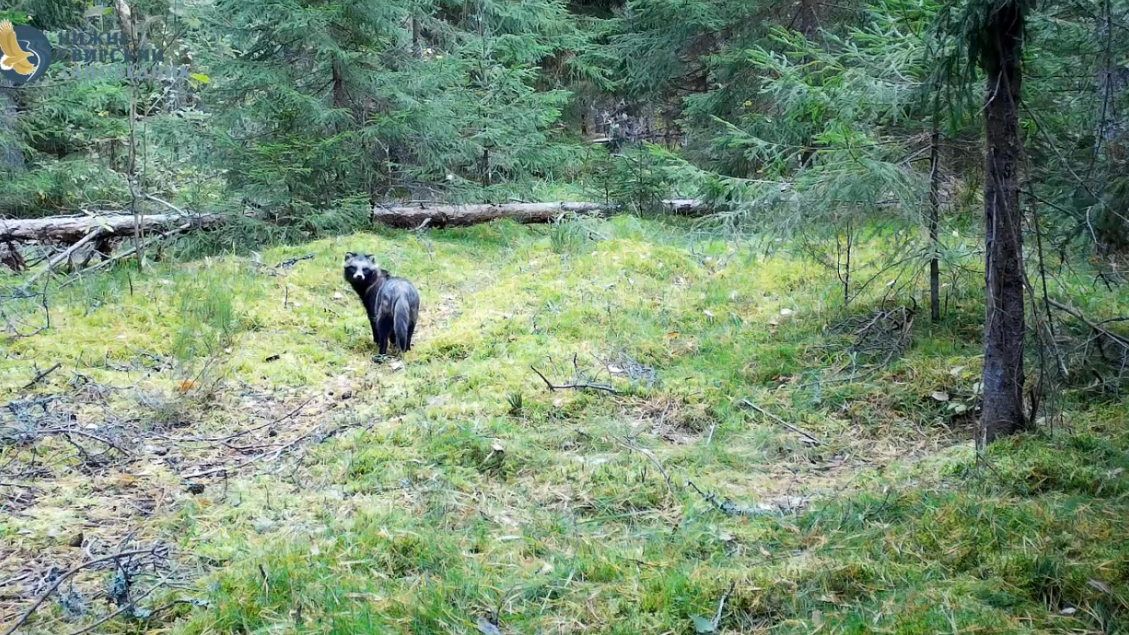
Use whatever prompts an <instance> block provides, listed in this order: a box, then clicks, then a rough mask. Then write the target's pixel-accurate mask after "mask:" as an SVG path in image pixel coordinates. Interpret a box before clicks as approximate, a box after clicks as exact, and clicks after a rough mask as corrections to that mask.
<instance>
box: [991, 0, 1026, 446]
mask: <svg viewBox="0 0 1129 635" xmlns="http://www.w3.org/2000/svg"><path fill="white" fill-rule="evenodd" d="M985 35H986V36H987V37H986V38H985V39H986V50H985V52H984V53H983V56H982V59H981V63H982V65H983V67H984V71H985V74H986V75H987V80H988V81H987V87H986V88H987V89H986V91H985V102H986V104H985V109H984V110H985V113H986V120H985V163H986V166H985V168H986V169H985V171H986V174H987V180H986V182H985V186H984V222H985V228H986V234H985V238H984V240H985V266H984V286H985V304H986V316H985V318H986V320H985V323H984V375H983V381H982V384H981V385H982V386H983V390H984V406H983V412H982V416H981V421H980V431H981V435H982V439H983V441H984V442H985V443H991V442H992V441H993V440H995V439H996V438H997V437H1000V436H1005V435H1009V434H1013V433H1015V432H1018V431H1020V430H1022V429H1023V428H1024V427H1025V418H1024V413H1023V384H1024V374H1023V336H1024V315H1023V311H1024V307H1023V279H1024V275H1023V236H1022V233H1021V232H1022V225H1023V216H1022V214H1021V213H1020V209H1019V161H1020V154H1021V153H1022V150H1023V148H1022V141H1021V139H1020V137H1019V112H1018V103H1019V87H1020V81H1021V79H1022V69H1021V59H1022V50H1023V41H1022V37H1023V7H1022V6H1021V5H1020V3H1019V2H1017V1H1016V0H1012V1H1011V2H1008V3H1006V4H1004V5H1002V6H999V7H997V8H996V9H995V11H994V12H993V13H992V16H991V18H990V21H989V23H988V25H987V27H986V29H985Z"/></svg>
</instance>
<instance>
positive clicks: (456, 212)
mask: <svg viewBox="0 0 1129 635" xmlns="http://www.w3.org/2000/svg"><path fill="white" fill-rule="evenodd" d="M605 209H606V206H605V205H601V204H599V203H503V204H500V205H489V204H488V205H399V206H395V207H386V206H383V205H374V206H373V208H372V220H373V222H374V223H381V224H383V225H388V226H389V227H399V228H401V229H417V228H421V227H425V226H426V227H458V226H462V225H475V224H478V223H486V222H489V221H492V220H496V219H499V218H510V219H513V220H515V221H517V222H519V223H547V222H549V221H551V220H553V219H554V218H556V217H557V216H558V215H560V214H568V213H575V214H591V213H594V212H602V211H604V210H605Z"/></svg>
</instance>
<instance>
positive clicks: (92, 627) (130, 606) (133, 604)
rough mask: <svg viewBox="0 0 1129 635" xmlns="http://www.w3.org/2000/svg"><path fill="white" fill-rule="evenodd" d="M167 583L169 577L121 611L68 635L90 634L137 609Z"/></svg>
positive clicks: (130, 602) (131, 601)
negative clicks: (136, 606) (140, 603)
mask: <svg viewBox="0 0 1129 635" xmlns="http://www.w3.org/2000/svg"><path fill="white" fill-rule="evenodd" d="M166 582H168V577H166V578H165V579H164V580H161V581H159V582H157V583H156V584H154V585H153V586H151V587H149V588H148V589H147V590H146V591H145V592H144V593H142V594H141V595H139V596H137V597H136V598H134V599H132V600H130V601H129V603H128V604H126V605H125V606H123V607H121V608H120V609H118V610H116V611H114V612H113V613H110V614H109V615H107V616H105V617H103V618H102V619H100V620H98V621H97V622H94V623H93V624H91V625H89V626H86V627H84V628H80V629H78V630H77V631H73V632H71V633H68V634H67V635H86V633H89V632H90V631H92V630H94V629H96V628H98V627H99V626H101V625H103V624H105V623H106V622H109V621H110V620H112V619H114V618H115V617H117V616H119V615H121V614H122V613H125V612H126V611H131V610H133V609H134V608H135V605H136V604H137V602H139V601H141V600H144V599H145V598H147V597H149V596H150V595H152V594H153V591H156V590H157V589H159V588H161V587H164V586H165V583H166Z"/></svg>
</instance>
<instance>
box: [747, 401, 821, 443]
mask: <svg viewBox="0 0 1129 635" xmlns="http://www.w3.org/2000/svg"><path fill="white" fill-rule="evenodd" d="M741 403H743V404H745V405H746V406H748V407H750V408H752V409H753V410H756V411H757V412H759V413H761V414H762V415H764V416H766V417H768V418H769V419H772V420H773V421H775V422H776V423H779V424H780V425H782V426H784V427H785V428H788V429H789V430H791V431H792V432H795V433H796V434H798V435H800V436H803V437H804V438H806V439H807V440H808V441H811V442H812V443H814V444H815V445H823V441H820V440H819V439H817V438H815V437H813V436H812V435H810V434H808V433H807V432H804V431H803V430H801V429H799V428H797V427H796V426H794V425H792V424H790V423H788V422H787V421H785V420H783V419H781V418H780V417H777V416H776V415H774V414H772V413H771V412H769V411H767V410H765V409H764V408H761V407H760V406H758V405H757V404H755V403H753V402H751V401H749V400H748V399H742V400H741Z"/></svg>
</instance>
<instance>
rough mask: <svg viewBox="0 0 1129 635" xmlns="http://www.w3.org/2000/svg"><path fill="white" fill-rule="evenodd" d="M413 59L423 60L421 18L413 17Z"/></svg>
mask: <svg viewBox="0 0 1129 635" xmlns="http://www.w3.org/2000/svg"><path fill="white" fill-rule="evenodd" d="M412 57H414V58H416V59H417V60H418V59H422V58H423V44H422V43H421V42H420V39H419V18H418V17H416V16H414V15H413V16H412Z"/></svg>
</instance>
